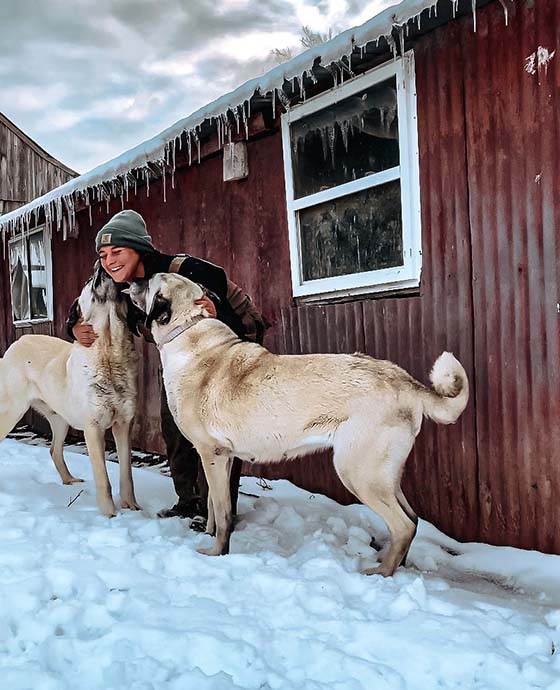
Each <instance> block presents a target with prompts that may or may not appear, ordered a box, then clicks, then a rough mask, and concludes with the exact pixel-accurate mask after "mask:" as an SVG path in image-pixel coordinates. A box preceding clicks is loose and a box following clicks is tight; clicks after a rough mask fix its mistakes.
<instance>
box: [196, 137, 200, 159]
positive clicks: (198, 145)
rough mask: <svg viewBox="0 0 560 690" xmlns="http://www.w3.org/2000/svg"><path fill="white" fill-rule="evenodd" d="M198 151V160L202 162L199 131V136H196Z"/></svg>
mask: <svg viewBox="0 0 560 690" xmlns="http://www.w3.org/2000/svg"><path fill="white" fill-rule="evenodd" d="M196 153H197V162H198V163H200V136H198V132H197V137H196Z"/></svg>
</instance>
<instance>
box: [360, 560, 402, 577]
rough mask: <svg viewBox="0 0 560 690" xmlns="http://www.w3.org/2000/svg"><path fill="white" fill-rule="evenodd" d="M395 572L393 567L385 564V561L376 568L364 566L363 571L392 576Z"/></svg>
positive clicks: (363, 572)
mask: <svg viewBox="0 0 560 690" xmlns="http://www.w3.org/2000/svg"><path fill="white" fill-rule="evenodd" d="M394 572H395V571H394V570H393V569H392V568H390V567H389V566H386V565H383V563H381V565H378V566H377V567H375V568H364V570H362V571H361V573H362V575H382V576H383V577H391V576H392V575H393V573H394Z"/></svg>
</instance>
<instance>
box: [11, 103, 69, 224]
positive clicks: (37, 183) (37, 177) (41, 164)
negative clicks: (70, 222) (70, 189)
mask: <svg viewBox="0 0 560 690" xmlns="http://www.w3.org/2000/svg"><path fill="white" fill-rule="evenodd" d="M75 176H76V173H75V172H74V171H73V170H70V168H67V167H66V166H65V165H63V164H62V163H60V162H59V161H57V160H56V159H54V158H53V157H52V156H50V155H49V154H48V153H47V152H46V151H44V150H43V149H42V148H41V147H40V146H39V145H38V144H36V143H35V142H34V141H33V140H32V139H30V138H29V137H28V136H27V135H26V134H25V133H24V132H22V131H21V130H20V129H19V128H18V127H16V126H15V125H14V124H13V123H12V122H10V120H8V119H7V118H6V117H5V116H4V115H2V113H0V215H2V214H3V213H8V212H9V211H13V210H14V209H16V208H18V207H19V206H22V205H23V204H26V203H27V202H28V201H32V200H33V199H35V198H37V197H38V196H42V195H43V194H46V193H47V192H49V191H50V190H51V189H54V188H55V187H59V186H60V185H62V184H64V183H65V182H68V180H70V179H71V178H72V177H75Z"/></svg>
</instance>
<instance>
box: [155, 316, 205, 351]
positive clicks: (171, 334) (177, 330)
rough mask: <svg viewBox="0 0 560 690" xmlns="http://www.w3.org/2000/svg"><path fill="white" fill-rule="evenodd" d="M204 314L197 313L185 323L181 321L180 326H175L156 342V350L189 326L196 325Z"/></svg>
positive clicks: (203, 317)
mask: <svg viewBox="0 0 560 690" xmlns="http://www.w3.org/2000/svg"><path fill="white" fill-rule="evenodd" d="M205 318H206V317H205V316H202V314H197V316H195V317H194V318H192V319H191V320H190V321H188V322H187V323H182V324H181V325H180V326H175V328H174V329H173V330H171V331H169V333H168V334H167V335H166V336H165V338H164V339H163V340H162V341H161V342H160V343H158V344H157V347H158V350H161V348H162V347H163V346H164V345H167V343H170V342H171V341H172V340H175V338H178V337H179V336H180V335H181V334H182V333H184V332H185V331H188V330H189V328H192V327H193V326H196V324H197V323H198V322H199V321H202V319H205Z"/></svg>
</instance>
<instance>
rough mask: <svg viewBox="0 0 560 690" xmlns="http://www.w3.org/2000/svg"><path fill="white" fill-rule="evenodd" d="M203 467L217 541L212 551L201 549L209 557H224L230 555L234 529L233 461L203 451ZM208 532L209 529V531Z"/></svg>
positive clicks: (211, 452) (209, 522)
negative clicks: (231, 490)
mask: <svg viewBox="0 0 560 690" xmlns="http://www.w3.org/2000/svg"><path fill="white" fill-rule="evenodd" d="M197 450H198V452H199V453H200V457H201V459H202V466H203V467H204V473H205V474H206V479H207V481H208V507H209V509H210V508H211V509H212V515H213V520H214V525H211V519H212V518H211V516H210V512H209V513H208V526H209V527H215V530H216V540H215V543H214V546H213V547H212V548H210V549H199V553H203V554H205V555H207V556H222V555H224V554H226V553H229V539H230V536H231V529H232V517H231V497H230V492H229V471H230V465H231V460H230V459H229V458H225V457H223V456H217V455H216V454H215V453H214V452H213V450H204V451H201V450H200V448H197ZM207 531H208V529H207Z"/></svg>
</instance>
